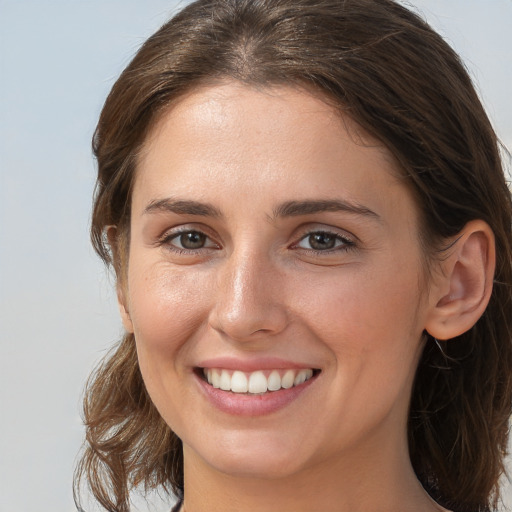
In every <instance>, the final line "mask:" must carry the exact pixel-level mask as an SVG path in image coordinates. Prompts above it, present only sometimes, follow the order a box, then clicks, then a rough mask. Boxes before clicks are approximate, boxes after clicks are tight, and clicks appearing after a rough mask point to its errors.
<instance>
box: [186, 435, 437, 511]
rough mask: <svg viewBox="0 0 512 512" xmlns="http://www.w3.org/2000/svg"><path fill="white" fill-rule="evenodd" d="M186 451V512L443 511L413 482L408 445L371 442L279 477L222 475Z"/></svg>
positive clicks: (195, 455) (414, 480)
mask: <svg viewBox="0 0 512 512" xmlns="http://www.w3.org/2000/svg"><path fill="white" fill-rule="evenodd" d="M381 441H382V440H381ZM184 450H185V451H184V455H185V507H186V512H208V511H211V510H222V511H223V512H238V511H240V510H243V511H244V512H261V511H262V510H265V511H266V512H283V511H293V512H310V511H311V510H322V511H325V512H358V511H368V510H371V511H372V512H389V510H393V511H395V512H400V511H404V512H405V511H410V510H414V511H415V512H434V511H441V510H443V509H442V508H441V507H439V506H438V505H436V504H435V503H434V502H433V501H432V500H431V498H430V497H429V496H428V495H427V493H426V492H425V491H424V490H423V488H422V487H421V485H420V483H419V482H418V480H417V479H416V476H415V474H414V471H413V469H412V467H411V465H410V461H409V456H408V450H407V446H406V443H405V446H404V445H403V444H402V445H396V444H395V445H394V444H393V443H388V444H384V445H382V444H375V445H373V446H372V445H370V446H368V447H367V450H366V451H365V452H362V451H361V450H357V453H355V452H354V453H346V454H343V456H341V457H340V455H339V454H337V455H336V456H334V455H333V457H332V458H331V459H328V460H325V459H324V460H322V462H321V463H318V464H316V465H315V464H311V465H310V466H308V467H307V468H305V469H303V470H301V471H300V472H296V473H294V474H291V475H285V476H282V477H280V478H265V477H262V476H259V477H252V476H251V477H248V476H240V475H236V474H235V475H234V474H226V473H223V472H221V471H219V470H218V469H216V468H214V467H212V466H211V465H209V464H207V463H206V462H205V461H204V460H203V459H201V458H200V457H199V456H198V455H197V454H196V453H195V452H194V451H193V450H192V449H191V448H190V447H185V448H184Z"/></svg>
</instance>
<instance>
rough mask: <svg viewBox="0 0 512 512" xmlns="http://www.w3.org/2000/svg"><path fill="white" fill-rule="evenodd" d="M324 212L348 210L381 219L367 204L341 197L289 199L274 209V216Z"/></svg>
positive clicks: (295, 215)
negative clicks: (363, 204)
mask: <svg viewBox="0 0 512 512" xmlns="http://www.w3.org/2000/svg"><path fill="white" fill-rule="evenodd" d="M322 212H346V213H351V214H354V215H362V216H364V217H373V218H374V219H376V220H381V218H380V216H379V215H378V214H377V213H375V212H374V211H373V210H370V209H369V208H367V207H366V206H362V205H359V204H355V203H351V202H348V201H345V200H340V199H312V200H305V201H287V202H286V203H283V204H281V205H279V206H278V207H277V208H275V209H274V211H273V214H274V217H275V218H277V217H298V216H300V215H310V214H312V213H322Z"/></svg>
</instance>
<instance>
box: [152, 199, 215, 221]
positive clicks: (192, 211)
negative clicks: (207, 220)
mask: <svg viewBox="0 0 512 512" xmlns="http://www.w3.org/2000/svg"><path fill="white" fill-rule="evenodd" d="M160 212H162V213H164V212H170V213H177V214H179V215H199V216H201V217H222V213H221V211H220V210H219V209H218V208H216V207H215V206H213V205H211V204H208V203H201V202H199V201H186V200H180V199H172V198H166V199H155V200H153V201H151V202H150V203H149V204H148V205H147V206H146V208H144V214H148V213H160Z"/></svg>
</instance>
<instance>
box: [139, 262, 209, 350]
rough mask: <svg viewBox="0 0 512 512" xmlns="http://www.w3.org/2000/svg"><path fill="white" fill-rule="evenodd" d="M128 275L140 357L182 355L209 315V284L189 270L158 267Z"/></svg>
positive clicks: (146, 268)
mask: <svg viewBox="0 0 512 512" xmlns="http://www.w3.org/2000/svg"><path fill="white" fill-rule="evenodd" d="M131 268H132V272H131V273H130V274H129V290H130V316H131V319H132V322H133V326H134V334H135V339H136V342H137V346H138V350H139V354H140V355H141V356H142V355H143V354H148V355H152V354H154V356H155V357H156V358H158V357H159V356H162V355H170V354H174V353H176V352H177V351H180V350H181V349H182V347H183V345H184V344H185V342H186V341H188V340H190V339H191V338H193V335H194V334H195V333H197V331H198V329H199V328H200V326H201V325H202V324H203V323H204V321H205V318H206V317H207V315H208V302H209V300H208V297H209V295H210V293H209V291H208V283H207V281H205V279H204V277H203V278H202V277H201V276H197V275H196V273H194V272H192V271H191V269H190V268H187V267H183V268H181V269H180V268H179V269H173V270H172V271H170V270H169V268H168V267H166V265H165V264H161V263H157V264H155V265H153V266H150V267H148V266H145V268H144V269H138V268H137V266H136V264H134V265H133V266H132V267H131Z"/></svg>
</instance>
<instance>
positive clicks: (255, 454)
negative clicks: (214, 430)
mask: <svg viewBox="0 0 512 512" xmlns="http://www.w3.org/2000/svg"><path fill="white" fill-rule="evenodd" d="M248 437H249V439H248V438H247V436H244V435H240V432H236V433H234V435H231V436H226V437H224V438H223V439H222V440H218V442H214V443H212V445H210V446H204V445H203V446H198V447H197V448H196V449H194V452H195V454H196V456H199V457H200V458H201V459H202V460H203V461H204V462H206V464H208V465H209V466H211V467H213V468H214V469H215V470H217V471H219V472H220V473H224V474H226V475H230V476H236V477H243V478H254V479H280V478H286V477H288V476H290V475H292V474H294V473H296V472H298V471H300V470H301V468H302V467H303V466H304V465H305V464H306V463H307V460H308V457H307V456H306V454H301V453H300V452H299V450H298V447H299V446H300V444H301V443H297V444H294V445H291V444H290V440H289V439H288V440H287V441H288V443H287V442H286V441H285V440H284V439H283V438H282V436H275V435H274V436H273V437H271V436H257V435H254V433H251V434H250V435H249V436H248ZM257 437H259V439H256V438H257Z"/></svg>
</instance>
